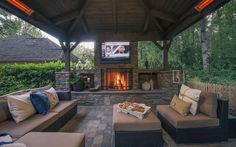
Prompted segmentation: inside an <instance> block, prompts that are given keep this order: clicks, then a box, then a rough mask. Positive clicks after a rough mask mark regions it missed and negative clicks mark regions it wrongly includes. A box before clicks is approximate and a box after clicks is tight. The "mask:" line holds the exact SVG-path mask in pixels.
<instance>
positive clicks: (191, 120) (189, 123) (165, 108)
mask: <svg viewBox="0 0 236 147" xmlns="http://www.w3.org/2000/svg"><path fill="white" fill-rule="evenodd" d="M157 112H159V113H160V114H161V115H162V116H163V117H164V118H165V119H166V120H168V121H169V122H170V123H171V124H172V125H173V126H174V127H175V128H202V127H212V126H219V119H218V118H211V117H208V116H207V115H205V114H202V113H198V114H196V115H194V116H193V115H188V116H181V115H180V114H178V113H177V112H176V111H174V110H173V109H171V108H170V107H169V105H159V106H157Z"/></svg>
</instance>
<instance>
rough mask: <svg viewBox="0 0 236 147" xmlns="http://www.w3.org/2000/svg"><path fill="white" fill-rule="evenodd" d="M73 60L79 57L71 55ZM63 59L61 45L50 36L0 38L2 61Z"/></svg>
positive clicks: (0, 56)
mask: <svg viewBox="0 0 236 147" xmlns="http://www.w3.org/2000/svg"><path fill="white" fill-rule="evenodd" d="M71 58H72V60H73V61H77V57H75V56H73V55H72V56H71ZM62 59H63V51H62V49H61V47H60V46H59V45H57V44H55V43H54V42H52V41H51V40H49V39H48V38H35V37H32V36H30V35H19V36H14V37H9V38H4V39H0V63H8V62H48V61H57V60H62Z"/></svg>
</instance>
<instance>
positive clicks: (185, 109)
mask: <svg viewBox="0 0 236 147" xmlns="http://www.w3.org/2000/svg"><path fill="white" fill-rule="evenodd" d="M170 107H171V108H172V109H174V110H175V111H177V112H178V113H179V114H181V115H183V116H186V115H188V113H189V110H190V107H191V103H189V102H185V101H183V100H181V99H179V98H178V97H177V96H176V95H174V97H173V99H172V100H171V103H170Z"/></svg>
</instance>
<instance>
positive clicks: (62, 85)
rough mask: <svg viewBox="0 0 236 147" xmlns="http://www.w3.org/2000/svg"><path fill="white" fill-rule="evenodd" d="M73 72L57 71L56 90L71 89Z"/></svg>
mask: <svg viewBox="0 0 236 147" xmlns="http://www.w3.org/2000/svg"><path fill="white" fill-rule="evenodd" d="M70 75H71V73H70V72H66V71H62V72H56V73H55V77H56V90H58V91H71V88H70V83H69V78H70Z"/></svg>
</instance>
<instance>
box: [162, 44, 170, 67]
mask: <svg viewBox="0 0 236 147" xmlns="http://www.w3.org/2000/svg"><path fill="white" fill-rule="evenodd" d="M168 50H169V49H168V48H167V41H166V40H165V41H164V42H163V50H162V61H163V68H164V69H167V68H168Z"/></svg>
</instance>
